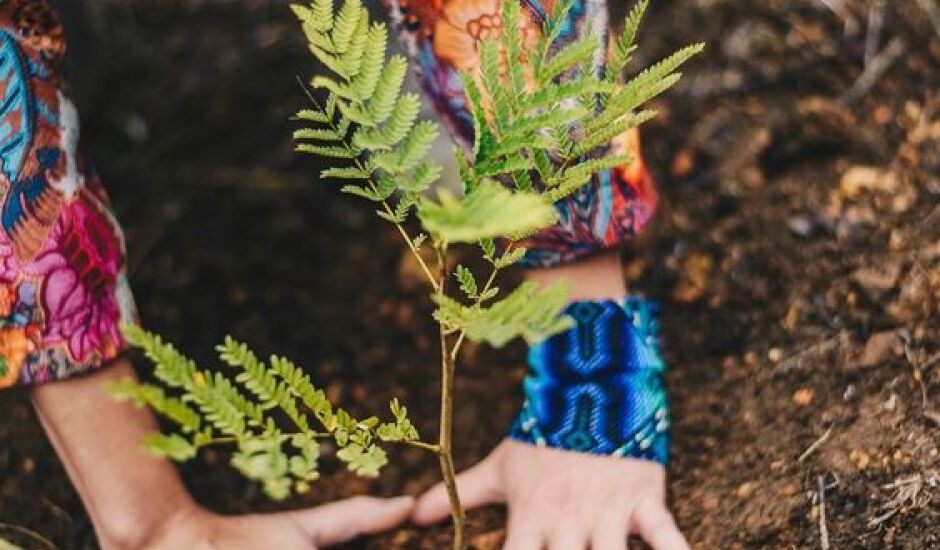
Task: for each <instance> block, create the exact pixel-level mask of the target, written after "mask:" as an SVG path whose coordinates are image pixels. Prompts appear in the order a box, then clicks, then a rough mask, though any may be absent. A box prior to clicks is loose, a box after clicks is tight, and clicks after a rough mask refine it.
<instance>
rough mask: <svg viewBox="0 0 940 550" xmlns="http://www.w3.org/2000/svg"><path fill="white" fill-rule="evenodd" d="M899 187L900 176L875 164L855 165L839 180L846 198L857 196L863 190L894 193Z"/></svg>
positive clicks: (841, 192)
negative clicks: (874, 165)
mask: <svg viewBox="0 0 940 550" xmlns="http://www.w3.org/2000/svg"><path fill="white" fill-rule="evenodd" d="M897 188H898V177H897V175H896V174H895V173H894V172H890V171H888V170H882V169H880V168H876V167H873V166H853V167H851V168H849V169H848V170H846V172H845V174H843V175H842V180H841V181H840V182H839V192H840V194H841V195H842V196H843V197H846V198H854V197H857V196H858V195H860V194H861V193H862V192H863V191H880V192H883V193H893V192H894V191H895V190H897Z"/></svg>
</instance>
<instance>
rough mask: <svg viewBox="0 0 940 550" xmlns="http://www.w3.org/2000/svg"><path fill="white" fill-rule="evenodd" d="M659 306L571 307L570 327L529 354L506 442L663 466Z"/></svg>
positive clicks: (665, 420) (629, 302) (665, 426)
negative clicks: (521, 401)
mask: <svg viewBox="0 0 940 550" xmlns="http://www.w3.org/2000/svg"><path fill="white" fill-rule="evenodd" d="M658 311H659V306H658V304H656V303H654V302H650V301H646V300H643V299H640V298H628V299H626V300H625V301H624V303H623V304H622V305H621V304H618V303H617V302H613V301H606V302H575V303H572V304H571V305H569V306H568V308H567V310H566V313H567V314H568V315H570V316H571V317H572V318H574V320H575V326H574V327H572V328H571V329H569V330H568V331H567V332H563V333H561V334H557V335H555V336H553V337H552V338H549V339H548V340H545V341H544V342H542V343H541V344H538V345H535V346H533V347H532V348H531V349H530V350H529V366H530V367H531V369H532V370H531V373H530V374H529V376H527V377H526V379H525V383H524V391H525V403H524V405H523V408H522V411H521V412H520V413H519V416H518V417H517V418H516V421H515V422H514V423H513V425H512V428H511V429H510V434H509V435H510V437H512V438H513V439H517V440H519V441H523V442H526V443H531V444H533V445H538V446H543V447H552V448H557V449H567V450H571V451H578V452H584V453H592V454H601V455H614V456H624V457H632V458H642V459H646V460H652V461H655V462H659V463H661V464H665V463H666V461H667V459H668V455H669V434H668V432H669V412H668V408H667V405H666V393H665V390H664V388H663V384H662V372H663V370H664V368H665V364H664V362H663V360H662V358H661V357H660V355H659V327H658V322H657V315H658Z"/></svg>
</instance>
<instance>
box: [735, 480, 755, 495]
mask: <svg viewBox="0 0 940 550" xmlns="http://www.w3.org/2000/svg"><path fill="white" fill-rule="evenodd" d="M756 488H757V484H756V483H754V482H753V481H748V482H745V483H742V484H741V485H740V486H738V490H737V491H736V493H737V495H738V498H748V497H749V496H751V495H752V494H754V489H756Z"/></svg>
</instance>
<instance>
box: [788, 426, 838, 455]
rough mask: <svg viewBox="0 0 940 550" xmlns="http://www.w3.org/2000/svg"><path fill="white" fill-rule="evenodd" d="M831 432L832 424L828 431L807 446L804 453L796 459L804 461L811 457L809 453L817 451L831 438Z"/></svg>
mask: <svg viewBox="0 0 940 550" xmlns="http://www.w3.org/2000/svg"><path fill="white" fill-rule="evenodd" d="M831 434H832V426H829V429H827V430H826V432H825V433H824V434H822V436H821V437H820V438H819V439H817V440H816V441H814V442H813V444H812V445H810V446H809V447H807V448H806V450H805V451H803V454H801V455H800V457H799V458H797V459H796V461H797V462H803V461H804V460H806V459H807V458H809V455H811V454H813V453H814V452H816V450H817V449H819V448H820V447H822V445H823V443H825V442H826V440H827V439H829V436H830V435H831Z"/></svg>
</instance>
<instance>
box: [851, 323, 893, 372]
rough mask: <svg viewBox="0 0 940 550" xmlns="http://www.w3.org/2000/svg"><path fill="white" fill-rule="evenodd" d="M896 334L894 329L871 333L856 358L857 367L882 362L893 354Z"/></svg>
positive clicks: (871, 365) (875, 364)
mask: <svg viewBox="0 0 940 550" xmlns="http://www.w3.org/2000/svg"><path fill="white" fill-rule="evenodd" d="M897 338H898V334H897V331H894V330H886V331H882V332H878V333H875V334H872V335H871V336H870V337H869V338H868V342H866V343H865V349H864V350H862V355H861V357H859V359H858V366H859V367H874V366H877V365H880V364H881V363H884V362H885V361H887V360H888V359H890V358H891V356H892V355H893V354H894V345H895V343H896V342H897Z"/></svg>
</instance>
